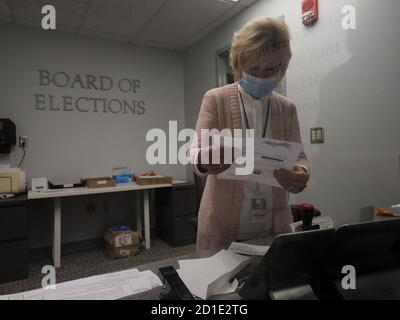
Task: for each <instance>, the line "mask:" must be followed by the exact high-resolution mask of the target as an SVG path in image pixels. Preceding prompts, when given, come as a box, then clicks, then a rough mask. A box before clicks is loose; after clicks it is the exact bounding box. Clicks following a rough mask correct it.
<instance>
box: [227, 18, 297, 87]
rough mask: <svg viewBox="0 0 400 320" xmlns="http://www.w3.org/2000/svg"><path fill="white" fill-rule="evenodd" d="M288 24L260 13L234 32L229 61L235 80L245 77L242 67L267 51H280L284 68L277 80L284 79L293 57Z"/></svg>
mask: <svg viewBox="0 0 400 320" xmlns="http://www.w3.org/2000/svg"><path fill="white" fill-rule="evenodd" d="M289 40H290V35H289V28H288V26H287V25H286V24H285V23H284V22H283V21H282V20H280V19H278V18H267V17H259V18H255V19H253V20H252V21H250V22H248V23H247V24H246V25H244V26H243V27H242V29H240V30H239V32H235V34H234V36H233V40H232V44H231V50H230V56H229V62H230V65H231V67H232V69H233V72H234V74H235V80H236V81H238V80H240V79H241V78H242V70H243V67H244V66H245V65H246V64H247V63H249V62H251V61H257V60H258V59H259V58H261V57H264V56H266V55H268V54H271V53H274V54H277V57H278V58H279V60H280V65H281V68H280V70H278V73H277V75H276V76H277V80H278V81H280V80H282V78H283V76H284V75H285V73H286V70H287V67H288V65H289V61H290V59H291V57H292V53H291V50H290V44H289Z"/></svg>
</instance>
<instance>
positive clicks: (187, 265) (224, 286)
mask: <svg viewBox="0 0 400 320" xmlns="http://www.w3.org/2000/svg"><path fill="white" fill-rule="evenodd" d="M178 262H179V266H180V269H178V270H177V272H178V274H179V276H180V277H181V279H182V281H183V282H184V283H185V285H186V286H187V287H188V289H189V291H190V292H191V293H192V294H193V295H195V296H197V297H199V298H201V299H207V298H208V297H209V296H212V295H215V294H225V293H230V292H234V291H235V290H236V288H237V285H238V282H237V281H236V280H234V281H231V279H232V278H233V277H234V276H235V275H236V274H237V273H238V272H239V271H240V270H241V269H242V268H243V267H244V266H245V265H246V264H247V263H248V262H249V258H248V257H244V256H241V255H239V254H236V253H233V252H230V251H227V250H221V251H219V252H218V253H217V254H215V255H214V256H212V257H209V258H202V259H194V260H180V261H178Z"/></svg>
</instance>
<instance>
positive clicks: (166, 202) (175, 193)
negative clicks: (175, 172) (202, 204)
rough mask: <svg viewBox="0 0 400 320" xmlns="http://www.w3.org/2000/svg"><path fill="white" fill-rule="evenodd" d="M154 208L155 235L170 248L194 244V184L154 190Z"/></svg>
mask: <svg viewBox="0 0 400 320" xmlns="http://www.w3.org/2000/svg"><path fill="white" fill-rule="evenodd" d="M154 206H155V214H156V225H157V234H158V235H159V236H160V237H161V238H162V239H163V240H164V241H166V242H168V243H169V244H170V245H172V246H181V245H186V244H191V243H195V242H196V227H195V226H194V225H193V222H192V221H191V220H192V219H193V217H194V216H196V210H197V194H196V188H195V185H194V184H180V185H174V186H172V187H171V188H160V189H155V193H154Z"/></svg>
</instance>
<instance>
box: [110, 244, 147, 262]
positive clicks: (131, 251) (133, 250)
mask: <svg viewBox="0 0 400 320" xmlns="http://www.w3.org/2000/svg"><path fill="white" fill-rule="evenodd" d="M104 246H105V248H106V250H107V252H108V254H109V255H110V256H111V258H113V259H120V258H125V257H133V256H136V255H137V254H139V253H140V249H139V247H138V246H136V245H132V246H125V247H119V248H114V247H113V246H111V245H110V244H109V243H107V242H106V243H105V245H104Z"/></svg>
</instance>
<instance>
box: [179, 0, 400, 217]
mask: <svg viewBox="0 0 400 320" xmlns="http://www.w3.org/2000/svg"><path fill="white" fill-rule="evenodd" d="M347 4H350V5H353V6H355V8H356V23H357V28H356V30H348V31H346V30H344V29H342V27H341V22H342V18H343V17H344V15H343V14H342V7H343V6H344V5H347ZM319 7H320V20H319V21H318V22H317V24H316V25H315V26H313V27H308V28H306V27H304V26H303V25H302V23H301V20H300V15H301V2H300V1H292V0H261V1H259V2H258V3H256V4H255V5H253V6H252V7H250V8H249V9H247V10H246V11H245V12H243V13H242V14H240V15H239V16H237V17H236V18H234V19H232V20H231V21H230V22H228V23H227V24H225V25H224V26H222V27H221V28H219V29H218V30H217V31H214V32H213V33H212V34H210V35H208V36H206V37H205V38H203V39H202V40H201V41H199V42H198V43H197V44H195V45H194V46H192V47H191V48H190V49H189V50H187V52H186V54H185V57H184V72H185V119H186V125H187V126H188V127H194V126H195V123H196V119H197V116H198V111H199V107H200V104H201V100H202V96H203V95H204V93H205V91H206V90H208V89H210V88H212V87H214V86H216V84H217V77H216V65H215V62H216V58H215V53H216V51H218V50H219V49H221V48H223V47H225V46H227V45H229V43H230V41H231V39H232V35H233V32H234V31H237V30H239V29H240V28H241V26H243V25H244V24H245V23H246V22H247V21H249V20H251V19H252V18H254V17H257V16H275V17H278V16H280V15H282V14H283V15H285V21H286V22H287V24H288V25H289V28H290V30H291V35H292V41H291V46H292V51H293V59H292V61H291V65H290V67H289V69H288V72H287V95H288V97H289V98H290V99H291V100H293V101H294V102H295V103H296V105H297V109H298V114H299V119H300V123H301V127H302V138H303V142H304V144H305V151H306V153H307V155H308V156H309V158H310V161H311V170H312V178H311V180H310V183H309V187H308V189H307V190H306V191H305V192H303V193H302V194H300V195H297V196H291V202H293V203H295V202H311V203H313V204H314V205H315V206H317V207H318V208H320V209H321V211H322V212H323V214H324V215H330V216H331V217H333V218H334V220H335V222H336V223H337V224H342V223H348V222H352V221H357V220H358V218H359V214H360V208H362V207H365V206H369V205H377V206H383V205H387V204H390V203H392V204H393V203H397V202H398V201H399V194H400V171H399V165H400V163H399V162H400V158H399V157H400V126H399V125H398V119H399V118H400V109H399V108H398V101H399V98H400V91H399V90H398V88H397V86H398V85H397V83H398V81H396V80H397V79H396V76H398V75H399V74H400V72H399V71H400V67H399V63H398V58H397V56H398V52H399V50H400V40H399V37H398V35H397V32H398V30H400V19H399V16H398V12H400V2H399V1H396V0H384V1H372V0H358V1H357V0H339V1H330V0H320V1H319ZM318 126H322V127H324V128H325V136H326V139H325V144H320V145H311V144H310V143H309V129H310V127H318Z"/></svg>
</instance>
